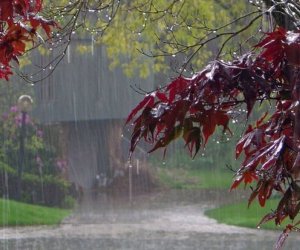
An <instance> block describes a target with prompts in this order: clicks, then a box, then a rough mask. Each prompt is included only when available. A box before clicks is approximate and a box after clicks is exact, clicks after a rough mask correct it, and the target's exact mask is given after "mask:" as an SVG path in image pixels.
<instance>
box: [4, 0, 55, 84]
mask: <svg viewBox="0 0 300 250" xmlns="http://www.w3.org/2000/svg"><path fill="white" fill-rule="evenodd" d="M41 10H42V0H34V1H31V0H14V1H11V0H1V1H0V79H3V78H4V79H6V80H8V79H9V76H10V75H11V74H12V65H11V62H12V61H15V62H17V63H18V57H19V56H21V55H23V54H24V53H25V52H26V47H27V44H29V43H31V44H34V43H35V41H36V39H37V38H38V37H39V34H38V30H39V29H41V30H43V31H44V32H45V34H46V36H47V37H48V38H51V30H52V28H53V27H57V24H56V23H55V22H54V21H53V20H46V19H44V18H43V17H41V16H40V15H39V13H40V12H41Z"/></svg>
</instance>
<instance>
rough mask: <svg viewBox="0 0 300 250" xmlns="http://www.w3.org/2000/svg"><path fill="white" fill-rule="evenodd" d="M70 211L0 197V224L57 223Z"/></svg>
mask: <svg viewBox="0 0 300 250" xmlns="http://www.w3.org/2000/svg"><path fill="white" fill-rule="evenodd" d="M70 213H71V211H70V210H65V209H59V208H48V207H42V206H37V205H30V204H24V203H21V202H16V201H12V200H6V199H0V223H1V225H2V226H29V225H57V224H59V223H60V222H61V221H62V220H63V219H64V218H65V217H67V216H68V215H70Z"/></svg>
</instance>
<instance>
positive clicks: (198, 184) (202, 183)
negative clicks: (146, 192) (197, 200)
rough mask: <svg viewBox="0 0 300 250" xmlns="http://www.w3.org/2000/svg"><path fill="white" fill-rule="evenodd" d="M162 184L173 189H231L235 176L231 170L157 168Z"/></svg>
mask: <svg viewBox="0 0 300 250" xmlns="http://www.w3.org/2000/svg"><path fill="white" fill-rule="evenodd" d="M157 173H158V177H159V180H160V182H161V184H163V185H165V186H166V187H168V188H173V189H209V188H214V189H215V188H217V189H229V188H230V186H231V183H232V177H233V174H232V172H230V171H229V170H228V171H226V170H217V169H213V170H209V169H201V168H199V169H187V168H157Z"/></svg>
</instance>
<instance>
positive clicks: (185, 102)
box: [127, 28, 300, 247]
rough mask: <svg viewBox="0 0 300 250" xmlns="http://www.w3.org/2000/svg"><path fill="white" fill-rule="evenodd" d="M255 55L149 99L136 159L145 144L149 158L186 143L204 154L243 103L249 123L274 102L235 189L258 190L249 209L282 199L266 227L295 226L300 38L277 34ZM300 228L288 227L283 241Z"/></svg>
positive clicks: (243, 146)
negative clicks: (260, 105)
mask: <svg viewBox="0 0 300 250" xmlns="http://www.w3.org/2000/svg"><path fill="white" fill-rule="evenodd" d="M254 49H255V50H254V52H252V53H248V54H245V55H243V56H241V57H239V58H236V59H235V60H233V61H232V62H224V61H221V60H214V61H212V62H210V63H209V64H208V66H207V67H206V68H204V69H203V70H202V71H200V72H199V73H197V74H195V75H194V76H193V77H191V78H185V77H182V76H179V77H178V78H177V79H175V80H174V81H172V82H171V83H169V84H168V85H167V86H166V87H165V88H162V89H159V90H156V91H153V92H152V93H149V94H147V95H146V96H145V97H144V99H143V100H142V101H141V102H140V103H139V104H138V105H137V106H136V108H134V109H133V110H132V112H131V113H130V115H129V116H128V119H127V123H129V122H132V125H133V133H132V137H131V147H130V151H131V154H132V152H133V151H134V150H135V147H136V145H137V143H138V142H139V141H140V140H141V139H144V140H145V141H146V142H149V143H151V144H153V147H152V149H151V150H150V152H152V151H154V150H156V149H158V148H164V149H166V147H167V146H168V145H169V144H170V142H172V141H173V140H175V139H177V138H180V137H181V138H182V139H183V140H184V141H185V145H186V147H187V148H188V150H189V152H190V153H191V155H192V156H195V155H196V154H197V152H198V151H199V150H200V148H201V147H204V146H205V144H206V143H207V141H208V140H209V138H210V137H211V135H212V134H213V133H214V132H215V130H216V127H218V126H220V127H221V128H222V129H223V131H224V132H225V133H227V134H230V133H231V131H230V128H229V124H230V120H232V119H233V116H232V114H233V113H234V110H235V109H236V108H237V107H239V106H240V105H241V104H242V103H244V104H245V106H246V108H247V116H248V117H249V115H250V114H251V113H252V111H253V107H254V105H255V103H257V102H263V101H265V100H267V101H269V102H273V103H274V104H275V105H274V106H275V109H274V110H275V111H274V112H273V113H272V114H268V113H266V114H264V115H263V117H261V118H260V119H259V120H257V121H256V122H255V123H254V124H253V125H249V127H248V129H247V130H246V131H245V133H244V134H243V135H242V137H241V139H240V140H239V142H238V143H237V146H236V157H239V156H240V155H241V154H242V153H243V155H244V160H243V162H242V164H241V166H240V168H239V169H238V171H237V173H236V175H235V179H234V182H233V184H232V187H231V189H234V188H236V187H238V186H239V185H240V184H241V183H244V184H245V185H247V184H252V183H253V182H254V183H256V187H255V188H253V190H252V193H251V195H250V198H249V205H250V203H251V202H252V201H253V200H254V199H256V198H257V199H258V202H259V204H260V205H261V206H264V205H265V202H266V200H267V199H269V198H270V197H271V194H272V193H273V192H274V191H277V192H279V193H281V194H282V198H281V200H280V202H279V204H278V206H277V208H276V210H274V211H273V212H271V213H269V214H267V215H266V216H265V217H264V218H263V219H262V220H261V222H260V224H261V223H264V222H266V221H269V220H275V223H276V224H280V223H281V222H282V221H283V220H284V219H285V218H286V217H289V218H290V219H291V220H293V219H294V218H295V217H296V215H297V214H298V213H299V209H300V184H299V182H300V136H299V134H300V131H298V132H297V131H295V130H297V129H295V128H296V127H297V124H299V123H300V106H299V100H300V91H299V90H300V31H294V32H291V31H286V30H285V29H283V28H278V29H277V30H275V31H274V32H271V33H268V34H266V35H265V37H264V39H263V40H262V41H261V42H260V43H259V44H257V45H256V46H255V47H254ZM299 128H300V127H299ZM299 223H300V222H296V223H295V224H294V225H290V224H289V225H288V226H287V228H286V230H285V231H284V233H283V234H282V235H281V237H280V239H279V240H278V244H277V245H278V246H279V247H280V246H281V245H282V243H283V242H284V239H285V238H286V236H287V233H288V232H289V231H291V230H294V229H295V228H296V225H298V224H299Z"/></svg>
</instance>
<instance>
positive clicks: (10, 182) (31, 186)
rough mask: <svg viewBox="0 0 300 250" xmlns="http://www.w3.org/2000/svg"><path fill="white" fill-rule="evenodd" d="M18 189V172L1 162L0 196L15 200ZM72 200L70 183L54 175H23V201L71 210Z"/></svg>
mask: <svg viewBox="0 0 300 250" xmlns="http://www.w3.org/2000/svg"><path fill="white" fill-rule="evenodd" d="M16 187H17V172H16V170H15V169H14V168H12V167H10V166H8V165H7V164H5V163H3V162H0V195H1V196H2V197H4V198H12V199H14V198H15V197H16V194H17V188H16ZM71 198H72V196H71V184H70V183H69V182H68V181H66V180H64V179H62V178H59V177H57V176H53V175H42V176H39V175H35V174H30V173H24V174H23V178H22V194H21V201H23V202H27V203H32V204H43V205H47V206H58V207H68V208H70V207H71V205H74V202H73V203H72V202H71Z"/></svg>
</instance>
